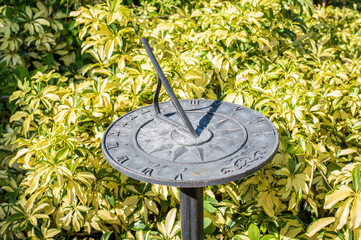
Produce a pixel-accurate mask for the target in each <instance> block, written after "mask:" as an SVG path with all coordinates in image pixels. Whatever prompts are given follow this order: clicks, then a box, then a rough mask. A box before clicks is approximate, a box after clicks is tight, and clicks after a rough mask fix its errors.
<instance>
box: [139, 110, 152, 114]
mask: <svg viewBox="0 0 361 240" xmlns="http://www.w3.org/2000/svg"><path fill="white" fill-rule="evenodd" d="M140 112H141V113H142V115H144V114H146V113H149V112H150V111H149V110H144V109H141V110H140Z"/></svg>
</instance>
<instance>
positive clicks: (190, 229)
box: [179, 188, 203, 240]
mask: <svg viewBox="0 0 361 240" xmlns="http://www.w3.org/2000/svg"><path fill="white" fill-rule="evenodd" d="M179 194H180V211H181V227H182V240H203V188H180V191H179Z"/></svg>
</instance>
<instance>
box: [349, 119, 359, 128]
mask: <svg viewBox="0 0 361 240" xmlns="http://www.w3.org/2000/svg"><path fill="white" fill-rule="evenodd" d="M351 128H352V129H355V130H357V129H360V128H361V120H359V121H357V122H355V123H354V125H352V127H351Z"/></svg>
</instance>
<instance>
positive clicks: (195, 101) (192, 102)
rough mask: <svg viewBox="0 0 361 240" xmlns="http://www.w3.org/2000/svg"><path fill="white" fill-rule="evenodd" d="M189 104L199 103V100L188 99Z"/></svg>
mask: <svg viewBox="0 0 361 240" xmlns="http://www.w3.org/2000/svg"><path fill="white" fill-rule="evenodd" d="M188 104H189V105H199V100H189V102H188Z"/></svg>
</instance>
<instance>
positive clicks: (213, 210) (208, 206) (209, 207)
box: [204, 203, 216, 213]
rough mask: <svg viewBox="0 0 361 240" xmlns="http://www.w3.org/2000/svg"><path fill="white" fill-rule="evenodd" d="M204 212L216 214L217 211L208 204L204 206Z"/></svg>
mask: <svg viewBox="0 0 361 240" xmlns="http://www.w3.org/2000/svg"><path fill="white" fill-rule="evenodd" d="M204 210H206V211H207V212H209V213H215V211H216V210H215V208H214V207H213V206H212V205H211V204H208V203H205V204H204Z"/></svg>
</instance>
